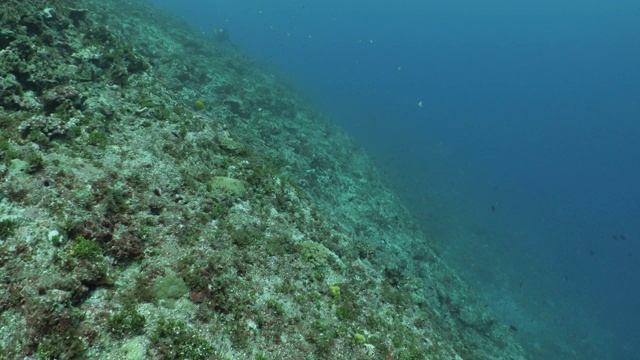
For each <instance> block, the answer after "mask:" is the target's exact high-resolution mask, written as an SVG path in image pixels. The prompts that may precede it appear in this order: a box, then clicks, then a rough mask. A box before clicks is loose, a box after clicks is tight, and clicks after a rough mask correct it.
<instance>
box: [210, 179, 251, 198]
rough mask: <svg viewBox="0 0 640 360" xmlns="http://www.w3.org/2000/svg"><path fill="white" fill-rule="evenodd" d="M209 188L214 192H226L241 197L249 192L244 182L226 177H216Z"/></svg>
mask: <svg viewBox="0 0 640 360" xmlns="http://www.w3.org/2000/svg"><path fill="white" fill-rule="evenodd" d="M209 188H210V189H211V190H212V191H216V192H226V193H230V194H233V195H235V196H240V197H241V196H243V195H244V194H245V193H246V192H247V189H246V188H245V186H244V183H243V182H242V181H240V180H237V179H232V178H228V177H225V176H214V177H213V178H212V179H211V180H210V181H209Z"/></svg>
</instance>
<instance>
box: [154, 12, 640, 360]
mask: <svg viewBox="0 0 640 360" xmlns="http://www.w3.org/2000/svg"><path fill="white" fill-rule="evenodd" d="M156 2H157V3H159V4H161V5H163V6H165V7H167V8H168V9H170V10H171V11H172V12H174V13H176V14H178V15H180V16H182V17H183V19H184V20H185V21H186V22H188V23H189V24H191V25H192V26H194V27H196V28H198V29H199V30H201V31H202V32H203V33H205V34H207V33H211V31H213V29H214V28H222V29H224V30H225V31H228V35H229V37H230V40H231V41H232V42H233V43H234V44H236V45H237V46H239V47H241V48H242V49H244V50H246V51H248V52H249V53H250V54H253V55H254V56H255V57H256V58H258V59H260V60H262V61H264V62H268V63H271V64H272V65H273V66H274V67H275V68H277V69H278V71H280V72H282V73H284V74H286V75H287V76H289V77H290V78H291V79H292V81H293V82H295V83H296V85H297V86H298V87H299V88H302V89H303V91H304V93H305V94H307V95H308V97H309V98H310V99H311V100H312V101H313V102H314V103H315V104H316V105H317V106H318V107H319V108H320V109H321V110H322V111H323V112H325V113H327V114H329V115H330V116H331V117H332V118H333V119H334V120H335V121H337V122H338V123H339V124H340V125H341V126H343V127H345V128H346V129H347V130H348V131H349V132H350V134H351V135H353V136H355V137H356V138H357V139H358V140H359V141H360V142H361V143H362V144H363V145H364V146H365V147H366V148H367V151H369V153H370V154H372V155H373V156H374V158H375V159H376V162H377V164H378V165H379V166H380V167H381V168H383V169H384V170H385V172H386V174H387V176H388V177H389V178H390V179H392V182H393V185H394V187H395V189H396V190H397V191H398V192H399V193H401V194H402V196H403V198H404V200H405V202H406V203H407V204H408V206H409V207H410V209H411V211H412V212H413V214H414V215H415V216H416V217H418V218H419V219H421V220H420V222H421V224H422V226H423V229H424V230H425V231H426V232H427V233H429V234H430V236H431V237H432V239H433V241H434V242H435V243H437V244H438V246H437V247H438V248H439V249H440V250H441V251H442V252H443V253H445V255H446V256H445V258H446V259H447V261H450V262H451V263H452V264H454V265H455V266H456V267H457V268H458V269H459V270H460V271H461V272H462V273H463V274H464V276H465V279H466V280H467V281H469V282H470V283H472V284H474V286H475V287H476V290H477V291H478V292H479V293H481V294H483V296H484V297H485V298H486V301H487V302H488V303H490V304H492V307H493V308H494V311H495V312H496V313H498V314H500V315H501V316H502V317H503V320H504V321H507V322H510V323H512V324H513V326H514V327H517V328H518V329H519V333H520V336H521V337H522V339H523V340H524V342H525V346H527V347H528V348H529V349H530V350H531V351H532V352H533V353H537V354H544V357H541V358H557V359H562V358H568V356H569V355H568V354H573V355H572V356H575V357H576V358H581V359H586V358H593V359H602V358H611V359H623V358H624V359H637V358H640V349H639V348H638V345H637V339H638V336H640V325H639V324H640V310H639V309H640V307H639V306H638V299H639V298H640V281H639V278H640V260H639V257H640V67H639V66H638V64H640V42H639V41H638V34H640V4H639V3H638V2H634V1H572V0H563V1H535V2H512V1H486V2H480V3H479V2H472V1H464V0H458V1H439V2H436V1H394V2H391V1H368V2H361V1H322V2H316V1H296V2H290V1H269V2H265V1H242V2H228V1H187V2H181V3H180V4H179V5H178V4H177V3H174V2H172V1H162V0H158V1H156ZM563 344H564V345H563Z"/></svg>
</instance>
